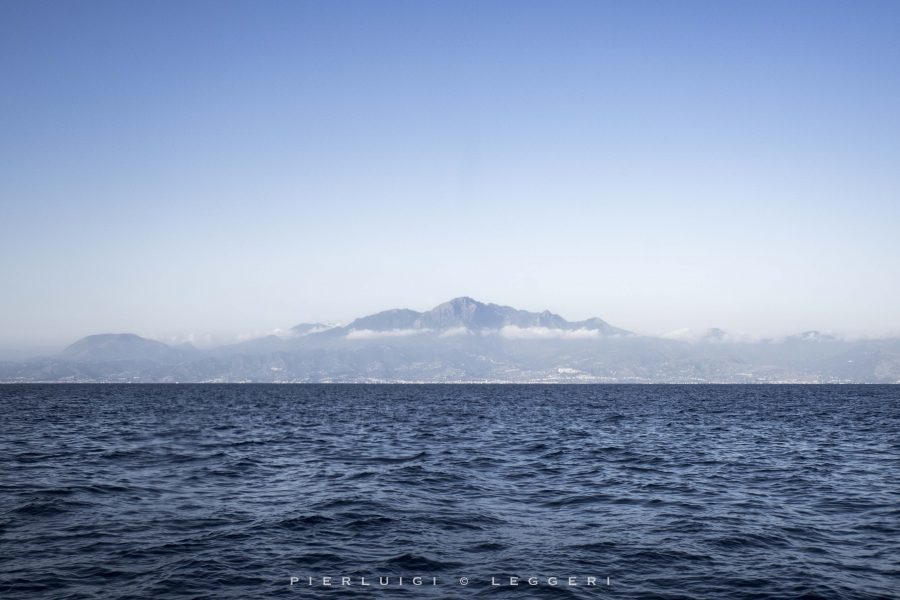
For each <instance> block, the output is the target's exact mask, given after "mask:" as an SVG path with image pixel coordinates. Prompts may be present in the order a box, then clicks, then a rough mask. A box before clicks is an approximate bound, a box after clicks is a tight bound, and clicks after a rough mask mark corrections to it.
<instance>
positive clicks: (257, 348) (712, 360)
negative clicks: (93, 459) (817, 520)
mask: <svg viewBox="0 0 900 600" xmlns="http://www.w3.org/2000/svg"><path fill="white" fill-rule="evenodd" d="M0 381H2V382H34V381H52V382H65V381H84V382H91V381H104V382H190V381H196V382H252V381H255V382H492V381H493V382H498V381H500V382H552V383H710V382H713V383H772V382H791V383H827V382H830V383H847V382H869V383H900V340H898V339H885V340H855V341H845V340H840V339H838V338H835V337H833V336H829V335H826V334H822V333H820V332H817V331H806V332H802V333H799V334H796V335H793V336H786V337H785V338H782V339H781V340H760V341H752V340H748V339H746V338H745V337H742V336H740V335H738V336H735V335H731V334H729V333H728V332H725V331H723V330H721V329H718V328H712V329H709V330H707V331H706V332H703V333H701V334H700V335H699V337H698V336H687V337H684V338H683V339H678V338H673V337H671V336H669V337H654V336H644V335H639V334H636V333H633V332H630V331H627V330H625V329H622V328H619V327H615V326H613V325H611V324H609V323H607V322H606V321H604V320H603V319H600V318H598V317H594V318H590V319H584V320H581V321H568V320H566V319H564V318H563V317H561V316H560V315H558V314H556V313H553V312H551V311H549V310H544V311H541V312H529V311H525V310H520V309H516V308H513V307H510V306H504V305H500V304H491V303H484V302H479V301H478V300H475V299H473V298H471V297H468V296H460V297H458V298H453V299H451V300H449V301H447V302H444V303H441V304H438V305H437V306H435V307H433V308H431V309H429V310H426V311H415V310H412V309H408V308H399V309H391V310H386V311H381V312H376V313H373V314H370V315H365V316H362V317H359V318H357V319H354V320H353V321H351V322H350V323H349V324H347V325H343V326H333V325H325V324H322V323H301V324H299V325H295V326H294V327H292V328H289V329H287V330H285V333H283V334H282V335H268V336H262V337H259V338H255V339H251V340H248V341H244V342H240V343H235V344H228V345H224V346H219V347H215V348H210V349H205V350H201V349H198V348H194V347H193V346H190V345H179V346H170V345H167V344H164V343H162V342H159V341H156V340H151V339H147V338H143V337H141V336H138V335H135V334H130V333H119V334H97V335H90V336H86V337H84V338H81V339H80V340H77V341H76V342H74V343H73V344H71V345H69V346H68V347H66V348H65V349H64V350H62V351H61V352H60V353H58V354H56V355H53V356H47V357H40V358H36V359H30V360H23V361H5V362H0Z"/></svg>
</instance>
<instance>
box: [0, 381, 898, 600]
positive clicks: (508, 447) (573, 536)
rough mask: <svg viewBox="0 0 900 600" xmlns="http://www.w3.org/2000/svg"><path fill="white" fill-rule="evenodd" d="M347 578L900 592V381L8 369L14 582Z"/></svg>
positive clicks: (740, 593) (335, 581)
mask: <svg viewBox="0 0 900 600" xmlns="http://www.w3.org/2000/svg"><path fill="white" fill-rule="evenodd" d="M401 578H402V580H401ZM336 597H340V598H360V599H362V598H367V599H368V598H374V599H378V598H442V599H462V598H489V599H493V598H497V599H503V598H564V599H565V598H570V599H594V598H597V599H600V598H604V599H605V598H647V599H651V598H652V599H669V598H671V599H674V598H703V599H706V598H710V599H718V598H722V599H729V598H772V599H779V600H782V599H791V598H796V599H800V598H803V599H813V598H850V599H867V598H898V597H900V386H877V385H866V386H856V385H841V386H828V385H810V386H806V385H711V386H706V385H621V386H619V385H575V386H567V385H252V384H251V385H242V384H236V385H215V384H213V385H206V384H197V385H176V384H173V385H149V384H148V385H141V384H135V385H103V384H101V385H68V384H62V385H2V386H0V598H3V599H5V600H6V599H18V598H27V599H31V598H48V599H54V600H57V599H60V600H65V599H76V598H78V599H81V598H84V599H88V598H91V599H93V598H97V599H104V600H106V599H117V598H154V599H188V598H191V599H200V598H210V599H213V598H215V599H222V598H224V599H242V600H243V599H253V598H298V599H299V598H336Z"/></svg>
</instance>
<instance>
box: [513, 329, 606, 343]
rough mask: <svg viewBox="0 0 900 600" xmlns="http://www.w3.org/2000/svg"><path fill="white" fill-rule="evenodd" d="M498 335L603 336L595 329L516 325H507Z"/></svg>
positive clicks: (530, 337)
mask: <svg viewBox="0 0 900 600" xmlns="http://www.w3.org/2000/svg"><path fill="white" fill-rule="evenodd" d="M500 336H501V337H504V338H506V339H510V340H549V339H553V340H591V339H599V338H601V337H603V334H602V333H601V332H600V331H599V330H597V329H551V328H549V327H516V326H515V325H507V326H506V327H504V328H502V329H501V330H500Z"/></svg>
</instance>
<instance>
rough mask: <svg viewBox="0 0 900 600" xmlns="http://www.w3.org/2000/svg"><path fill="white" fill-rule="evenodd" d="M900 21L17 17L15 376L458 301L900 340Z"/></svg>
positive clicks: (7, 231) (626, 9)
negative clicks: (115, 339) (27, 369)
mask: <svg viewBox="0 0 900 600" xmlns="http://www.w3.org/2000/svg"><path fill="white" fill-rule="evenodd" d="M898 31H900V3H897V2H860V3H857V2H845V3H830V2H697V3H693V2H619V3H611V2H484V1H482V2H471V3H470V2H343V1H342V2H324V1H323V2H315V3H304V2H271V1H264V2H185V3H180V2H43V1H36V2H24V1H16V2H4V3H2V4H0V76H2V81H3V86H2V91H0V130H2V132H3V133H2V136H0V211H2V212H0V217H2V224H0V227H2V229H0V232H2V237H0V277H2V279H3V281H4V282H6V284H5V285H4V293H3V294H2V295H0V349H3V348H7V349H9V348H37V347H39V346H41V345H46V346H51V345H53V344H62V343H65V342H67V341H71V340H72V339H74V338H76V337H79V336H81V335H85V334H89V333H97V332H104V331H134V332H137V333H141V334H144V335H149V336H153V337H158V338H163V339H168V338H172V337H177V336H187V335H189V334H195V335H200V334H204V335H205V334H212V335H215V336H219V337H228V336H235V335H248V334H253V333H257V332H258V333H263V332H269V331H272V330H274V329H276V328H279V327H281V328H283V327H289V326H291V325H293V324H295V323H297V322H300V321H313V320H317V321H318V320H320V321H333V322H341V321H346V320H348V319H350V318H352V317H354V316H357V315H359V314H364V313H368V312H374V311H376V310H380V309H384V308H389V307H396V306H407V307H410V308H416V309H426V308H429V307H431V306H433V305H434V304H437V303H438V302H441V301H443V300H446V299H449V298H451V297H454V296H459V295H471V296H474V297H476V298H479V299H482V300H485V301H493V302H498V303H503V304H512V305H515V306H517V307H521V308H527V309H535V310H538V309H544V308H550V309H551V310H554V311H555V312H559V313H561V314H563V316H566V317H568V318H572V319H575V318H585V317H588V316H595V315H596V316H600V317H602V318H604V319H607V320H608V321H610V322H612V323H614V324H616V325H619V326H622V327H626V328H629V329H633V330H637V331H642V332H647V333H662V332H665V331H670V330H672V329H678V328H681V327H692V328H701V329H702V328H705V327H711V326H719V327H723V328H725V329H729V330H732V331H745V332H749V333H754V334H760V335H777V334H779V333H788V332H793V331H797V330H803V329H810V328H815V329H823V330H831V331H836V332H842V333H848V334H867V335H882V334H885V333H900V303H898V302H897V301H896V299H897V297H898V295H900V268H898V267H897V259H898V257H900V235H898V233H897V232H898V230H900V164H898V162H900V161H898V159H900V109H898V107H900V35H897V32H898Z"/></svg>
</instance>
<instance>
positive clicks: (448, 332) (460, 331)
mask: <svg viewBox="0 0 900 600" xmlns="http://www.w3.org/2000/svg"><path fill="white" fill-rule="evenodd" d="M459 335H472V332H471V331H470V330H469V329H468V328H467V327H451V328H450V329H445V330H444V331H442V332H441V337H442V338H446V337H456V336H459Z"/></svg>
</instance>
